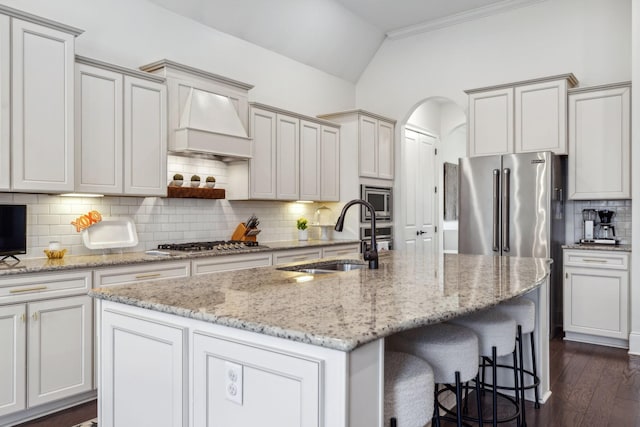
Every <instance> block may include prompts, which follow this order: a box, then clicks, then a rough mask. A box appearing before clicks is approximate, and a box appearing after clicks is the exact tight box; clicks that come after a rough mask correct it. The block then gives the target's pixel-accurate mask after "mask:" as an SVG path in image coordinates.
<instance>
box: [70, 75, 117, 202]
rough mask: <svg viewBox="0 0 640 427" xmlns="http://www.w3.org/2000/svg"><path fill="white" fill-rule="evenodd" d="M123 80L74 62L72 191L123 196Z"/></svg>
mask: <svg viewBox="0 0 640 427" xmlns="http://www.w3.org/2000/svg"><path fill="white" fill-rule="evenodd" d="M122 83H123V78H122V74H120V73H117V72H114V71H110V70H108V69H104V68H100V67H96V66H93V65H88V64H85V63H76V94H75V95H76V103H75V108H76V120H75V124H76V134H75V135H76V139H75V141H76V142H75V191H76V192H78V193H82V192H85V193H99V194H122V191H123V184H122V182H123V170H122V167H123V163H124V161H123V136H124V132H123V126H122V119H123V107H124V104H123V101H122V96H123V90H122Z"/></svg>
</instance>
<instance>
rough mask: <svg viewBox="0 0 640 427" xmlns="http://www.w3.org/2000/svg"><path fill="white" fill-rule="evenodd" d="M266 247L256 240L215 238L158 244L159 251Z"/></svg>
mask: <svg viewBox="0 0 640 427" xmlns="http://www.w3.org/2000/svg"><path fill="white" fill-rule="evenodd" d="M258 247H259V248H265V249H266V248H268V246H265V245H260V244H259V243H258V242H252V241H240V240H216V241H211V242H187V243H162V244H160V245H158V250H160V251H179V252H207V251H209V252H239V251H242V250H245V249H250V248H258Z"/></svg>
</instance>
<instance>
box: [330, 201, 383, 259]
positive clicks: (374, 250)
mask: <svg viewBox="0 0 640 427" xmlns="http://www.w3.org/2000/svg"><path fill="white" fill-rule="evenodd" d="M357 204H360V205H364V206H366V207H367V209H369V212H371V247H370V248H369V249H367V245H366V243H365V245H364V247H365V250H364V255H363V258H364V259H365V261H369V268H371V269H376V268H378V246H377V245H376V211H375V209H374V207H373V205H372V204H371V203H369V202H367V201H365V200H362V199H354V200H351V201H349V202H347V204H346V205H344V207H343V208H342V212H340V216H339V217H338V221H337V222H336V226H335V230H336V231H342V229H343V228H344V217H345V215H346V213H347V210H348V209H349V208H350V207H351V206H353V205H357Z"/></svg>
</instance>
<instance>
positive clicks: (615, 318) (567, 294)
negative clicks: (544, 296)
mask: <svg viewBox="0 0 640 427" xmlns="http://www.w3.org/2000/svg"><path fill="white" fill-rule="evenodd" d="M628 307H629V272H628V271H620V270H607V269H596V268H574V267H570V268H565V284H564V313H565V315H564V330H565V331H566V332H578V333H584V334H589V335H599V336H604V337H610V338H619V339H624V340H627V339H629V336H628V334H629V308H628Z"/></svg>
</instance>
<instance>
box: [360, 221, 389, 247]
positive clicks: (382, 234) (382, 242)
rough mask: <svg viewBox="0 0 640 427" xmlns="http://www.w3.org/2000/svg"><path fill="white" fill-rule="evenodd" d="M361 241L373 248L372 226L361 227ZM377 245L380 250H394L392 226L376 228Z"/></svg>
mask: <svg viewBox="0 0 640 427" xmlns="http://www.w3.org/2000/svg"><path fill="white" fill-rule="evenodd" d="M360 241H362V242H366V243H367V245H369V246H371V226H366V225H363V226H361V227H360ZM376 243H377V244H378V250H381V249H382V250H384V249H393V227H392V226H391V225H384V226H382V227H376ZM361 249H362V248H361Z"/></svg>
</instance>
